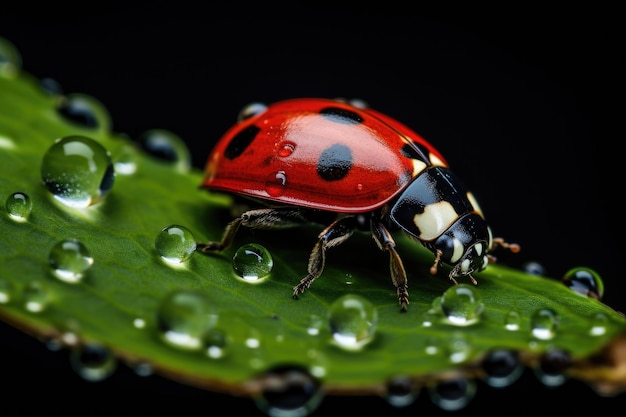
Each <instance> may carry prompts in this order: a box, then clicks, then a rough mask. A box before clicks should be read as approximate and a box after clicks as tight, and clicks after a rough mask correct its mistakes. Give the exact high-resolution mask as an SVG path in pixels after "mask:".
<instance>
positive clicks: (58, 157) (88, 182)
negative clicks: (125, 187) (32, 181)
mask: <svg viewBox="0 0 626 417" xmlns="http://www.w3.org/2000/svg"><path fill="white" fill-rule="evenodd" d="M41 178H42V180H43V184H44V185H45V187H46V188H47V189H48V190H49V191H50V192H51V193H52V195H53V196H54V197H55V198H56V199H57V200H59V201H60V202H61V203H63V204H65V205H67V206H69V207H77V208H81V207H88V206H90V205H92V204H95V203H97V202H99V201H101V200H102V199H103V198H104V197H105V196H106V195H107V194H108V192H109V191H110V190H111V188H112V187H113V182H114V179H115V171H114V170H113V163H112V162H111V156H110V154H109V151H108V150H106V149H105V148H104V147H103V146H102V145H101V144H100V143H98V142H96V141H95V140H93V139H90V138H88V137H85V136H66V137H64V138H60V139H57V140H56V141H55V142H54V144H53V145H52V146H51V147H50V148H49V149H48V150H47V151H46V153H45V155H44V157H43V161H42V164H41Z"/></svg>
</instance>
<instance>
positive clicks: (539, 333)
mask: <svg viewBox="0 0 626 417" xmlns="http://www.w3.org/2000/svg"><path fill="white" fill-rule="evenodd" d="M557 326H558V317H557V315H556V313H555V312H554V311H552V310H550V309H548V308H541V309H539V310H537V311H535V312H534V313H533V315H532V317H531V318H530V330H531V332H532V335H533V336H534V337H536V338H537V339H541V340H549V339H552V338H553V337H554V335H555V331H556V328H557Z"/></svg>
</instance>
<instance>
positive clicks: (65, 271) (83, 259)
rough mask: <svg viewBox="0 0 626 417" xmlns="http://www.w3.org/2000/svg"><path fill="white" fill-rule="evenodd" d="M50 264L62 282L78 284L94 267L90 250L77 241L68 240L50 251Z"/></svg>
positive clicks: (57, 244) (59, 243)
mask: <svg viewBox="0 0 626 417" xmlns="http://www.w3.org/2000/svg"><path fill="white" fill-rule="evenodd" d="M48 262H49V264H50V267H51V268H52V272H53V274H54V276H56V277H57V278H58V279H60V280H61V281H65V282H69V283H77V282H79V281H81V280H82V279H83V277H84V276H85V272H86V271H87V270H88V269H89V268H90V267H91V265H93V258H92V256H91V253H90V252H89V249H87V247H86V246H85V245H84V244H83V243H82V242H80V241H78V240H76V239H66V240H62V241H60V242H58V243H56V244H55V245H54V246H53V247H52V249H51V250H50V255H49V257H48Z"/></svg>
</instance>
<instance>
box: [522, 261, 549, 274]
mask: <svg viewBox="0 0 626 417" xmlns="http://www.w3.org/2000/svg"><path fill="white" fill-rule="evenodd" d="M523 269H524V271H526V273H528V274H530V275H537V276H541V277H545V276H546V269H545V268H544V266H543V265H541V264H540V263H539V262H526V263H525V264H524V265H523Z"/></svg>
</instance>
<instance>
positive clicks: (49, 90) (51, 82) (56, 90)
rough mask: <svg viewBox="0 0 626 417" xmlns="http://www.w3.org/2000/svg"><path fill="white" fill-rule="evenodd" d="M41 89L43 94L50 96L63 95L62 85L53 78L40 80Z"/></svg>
mask: <svg viewBox="0 0 626 417" xmlns="http://www.w3.org/2000/svg"><path fill="white" fill-rule="evenodd" d="M39 87H41V89H42V90H43V92H45V93H46V94H48V95H50V96H53V97H55V96H56V97H60V96H62V95H63V87H61V84H60V83H59V82H58V81H57V80H55V79H53V78H49V77H45V78H42V79H41V80H39Z"/></svg>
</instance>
